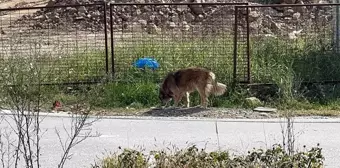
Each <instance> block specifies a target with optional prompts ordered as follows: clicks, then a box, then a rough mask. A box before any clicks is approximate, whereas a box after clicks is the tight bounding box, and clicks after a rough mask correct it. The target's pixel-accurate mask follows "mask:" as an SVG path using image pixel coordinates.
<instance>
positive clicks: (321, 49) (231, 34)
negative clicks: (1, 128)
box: [0, 3, 340, 83]
mask: <svg viewBox="0 0 340 168" xmlns="http://www.w3.org/2000/svg"><path fill="white" fill-rule="evenodd" d="M337 5H339V4H309V5H307V4H306V5H301V4H300V5H260V6H259V5H256V6H255V5H247V3H162V4H155V3H143V4H138V3H135V4H133V3H129V4H127V3H120V4H116V3H112V4H110V5H109V6H108V7H106V5H105V4H104V3H100V4H87V5H63V6H47V7H33V8H14V9H1V10H0V13H1V17H0V26H1V30H0V37H1V41H0V60H1V62H2V63H1V65H0V67H1V69H2V70H3V71H1V72H0V73H2V74H6V73H10V72H9V71H8V70H9V68H8V67H10V66H12V65H15V61H16V62H23V61H24V60H25V59H26V58H34V59H35V62H36V66H37V67H39V68H40V69H41V71H43V74H44V75H45V78H44V82H46V83H61V82H62V83H77V82H84V81H85V82H88V81H95V80H98V79H100V78H102V77H103V76H104V75H106V74H107V73H111V72H113V75H114V76H113V77H114V80H117V81H127V82H133V81H141V80H143V81H145V80H152V81H156V82H159V81H160V80H161V79H162V77H163V76H164V75H165V74H166V73H168V72H170V71H174V70H177V69H179V68H184V67H189V66H201V67H206V68H208V69H211V70H212V71H214V72H215V73H216V75H217V77H218V79H219V80H220V81H222V82H230V81H232V80H233V79H234V80H237V81H238V82H246V83H250V82H260V83H271V82H277V81H280V80H282V81H293V79H294V80H295V81H300V80H301V81H306V82H315V81H317V82H320V81H340V79H339V78H340V77H339V76H340V75H339V74H340V72H339V71H340V69H339V68H338V66H337V65H338V62H339V57H338V55H337V54H336V52H334V51H335V50H336V49H337V48H336V47H334V34H335V32H334V30H335V29H334V24H333V23H335V21H334V19H335V17H334V16H335V15H334V11H335V7H337ZM141 58H152V59H154V60H156V61H157V63H158V66H157V67H156V68H154V69H151V70H150V69H148V68H144V69H143V68H142V69H141V68H138V67H136V66H135V65H136V64H135V63H136V61H137V60H138V59H141ZM6 67H7V68H6Z"/></svg>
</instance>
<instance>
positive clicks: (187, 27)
mask: <svg viewBox="0 0 340 168" xmlns="http://www.w3.org/2000/svg"><path fill="white" fill-rule="evenodd" d="M189 29H190V26H189V25H188V23H187V22H186V21H183V22H182V30H184V31H188V30H189Z"/></svg>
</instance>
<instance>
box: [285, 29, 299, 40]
mask: <svg viewBox="0 0 340 168" xmlns="http://www.w3.org/2000/svg"><path fill="white" fill-rule="evenodd" d="M301 32H302V29H301V30H298V31H296V30H294V31H292V32H290V33H288V38H289V39H296V38H297V35H299V34H300V33H301Z"/></svg>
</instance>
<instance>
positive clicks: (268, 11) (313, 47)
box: [239, 4, 340, 83]
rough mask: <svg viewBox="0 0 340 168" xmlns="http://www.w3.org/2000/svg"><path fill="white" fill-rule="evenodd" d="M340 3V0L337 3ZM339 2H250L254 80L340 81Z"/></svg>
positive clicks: (279, 81) (276, 81)
mask: <svg viewBox="0 0 340 168" xmlns="http://www.w3.org/2000/svg"><path fill="white" fill-rule="evenodd" d="M337 5H339V4H337ZM335 7H336V4H309V5H250V6H248V7H239V8H240V9H243V10H246V9H247V8H248V9H249V10H248V13H249V15H248V17H247V16H246V15H243V18H241V20H246V19H248V21H249V33H250V37H249V38H250V44H249V47H250V51H251V75H252V81H253V82H257V83H273V82H274V83H288V82H296V81H298V82H308V83H309V82H336V81H340V68H339V66H338V65H339V64H340V57H339V54H337V53H336V52H334V51H335V50H334V49H336V48H334V40H333V37H334V27H333V26H334V24H333V23H334V19H335V17H334V13H333V11H334V9H335Z"/></svg>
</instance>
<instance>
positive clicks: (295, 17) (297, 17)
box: [293, 12, 301, 20]
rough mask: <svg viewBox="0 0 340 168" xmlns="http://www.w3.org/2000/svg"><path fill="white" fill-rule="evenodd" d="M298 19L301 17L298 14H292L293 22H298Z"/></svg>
mask: <svg viewBox="0 0 340 168" xmlns="http://www.w3.org/2000/svg"><path fill="white" fill-rule="evenodd" d="M300 17H301V14H300V13H299V12H296V13H294V14H293V19H295V20H299V19H300Z"/></svg>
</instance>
